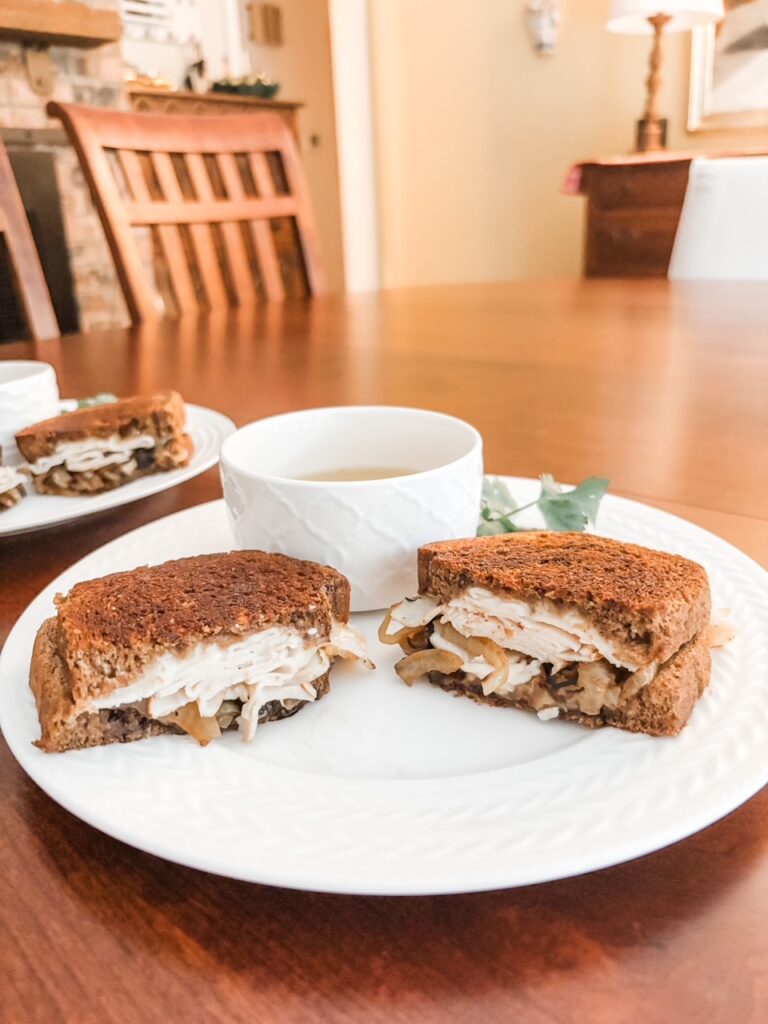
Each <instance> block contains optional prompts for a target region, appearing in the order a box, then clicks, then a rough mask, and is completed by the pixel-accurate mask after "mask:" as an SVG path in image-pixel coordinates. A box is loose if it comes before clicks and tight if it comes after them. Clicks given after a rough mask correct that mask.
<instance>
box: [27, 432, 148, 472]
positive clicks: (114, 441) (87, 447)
mask: <svg viewBox="0 0 768 1024" xmlns="http://www.w3.org/2000/svg"><path fill="white" fill-rule="evenodd" d="M156 442H157V438H156V437H152V435H151V434H134V435H133V437H120V435H119V434H113V435H112V436H111V437H86V438H85V439H84V440H82V441H61V442H60V443H59V444H57V445H56V447H55V448H54V449H53V451H52V452H51V453H50V455H41V456H40V457H39V458H37V459H35V461H34V462H33V463H31V465H30V467H29V468H30V469H31V470H32V472H33V473H34V474H35V476H39V475H40V474H41V473H48V472H49V471H50V470H51V469H53V468H54V467H55V466H64V467H65V468H66V469H68V470H69V471H70V472H72V473H83V472H85V471H86V470H88V469H103V468H104V466H122V465H125V463H126V462H129V461H130V459H131V458H132V457H133V455H134V453H135V452H137V451H139V450H140V449H149V448H154V447H155V444H156Z"/></svg>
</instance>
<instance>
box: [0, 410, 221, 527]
mask: <svg viewBox="0 0 768 1024" xmlns="http://www.w3.org/2000/svg"><path fill="white" fill-rule="evenodd" d="M186 406H187V432H188V433H189V434H191V435H192V440H193V441H194V442H195V453H194V455H193V456H192V458H191V460H190V463H189V465H188V466H185V467H184V468H183V469H174V470H171V471H170V472H169V473H156V474H154V476H144V477H140V478H139V479H138V480H134V481H132V483H129V484H125V485H124V486H123V487H118V488H116V489H115V490H114V491H105V492H104V494H93V495H86V496H84V497H82V498H61V497H57V496H56V495H53V494H37V493H36V492H35V491H34V490H32V487H31V485H29V484H28V485H26V491H27V493H26V496H25V497H24V498H22V500H21V501H20V502H19V503H18V505H14V507H13V508H10V509H7V510H5V511H3V512H0V537H4V536H6V535H8V534H14V533H27V532H28V531H30V530H42V529H45V528H46V527H48V526H56V525H57V524H59V523H66V522H69V520H70V519H80V518H81V516H90V515H93V513H94V512H103V511H104V510H105V509H108V508H116V507H117V506H118V505H128V504H129V503H130V502H132V501H138V500H139V498H147V497H149V495H150V494H157V493H158V492H159V491H165V490H167V489H168V488H169V487H176V486H177V485H178V484H181V483H184V481H185V480H190V479H191V478H192V477H193V476H198V474H200V473H204V472H205V470H206V469H210V468H211V466H215V465H216V463H217V462H218V461H219V449H220V448H221V446H222V444H223V443H224V441H225V439H226V438H228V437H229V435H230V434H232V433H234V430H235V425H234V423H233V422H232V420H231V419H229V418H228V417H227V416H224V415H222V413H220V412H215V411H214V410H213V409H206V408H205V406H202V405H190V404H189V403H187V404H186ZM13 461H15V462H18V461H19V460H18V459H16V460H13ZM9 464H11V462H10V461H9Z"/></svg>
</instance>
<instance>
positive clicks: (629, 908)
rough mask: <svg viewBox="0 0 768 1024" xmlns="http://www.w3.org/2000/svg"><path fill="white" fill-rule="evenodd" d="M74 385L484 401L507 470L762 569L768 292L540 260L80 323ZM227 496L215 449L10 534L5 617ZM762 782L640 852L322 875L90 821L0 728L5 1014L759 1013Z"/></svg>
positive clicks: (766, 525) (479, 422)
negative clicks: (454, 887) (499, 881)
mask: <svg viewBox="0 0 768 1024" xmlns="http://www.w3.org/2000/svg"><path fill="white" fill-rule="evenodd" d="M6 357H7V358H20V357H25V358H29V357H34V358H40V359H46V360H48V361H50V362H52V363H53V364H54V365H55V367H56V370H57V373H58V374H59V379H60V384H61V390H62V394H63V395H65V396H74V395H84V394H90V393H94V392H96V391H103V390H112V391H115V392H118V393H121V394H128V393H131V392H138V391H148V390H151V389H153V388H156V387H161V386H170V385H172V386H174V387H177V388H179V389H180V390H181V391H182V393H183V394H184V396H185V398H187V399H188V400H189V401H191V402H197V403H200V404H204V405H209V406H212V407H214V408H218V409H221V410H222V411H223V412H226V413H227V414H228V415H230V416H232V417H233V418H234V419H235V420H236V422H238V423H239V424H242V423H245V422H248V421H249V420H251V419H254V418H256V417H259V416H264V415H268V414H270V413H274V412H278V411H284V410H288V409H292V408H300V407H307V406H312V405H323V404H336V403H365V402H382V403H396V404H412V405H421V406H425V407H428V408H435V409H442V410H445V411H448V412H451V413H455V414H457V415H459V416H462V417H464V418H466V419H468V420H470V421H471V422H473V423H474V424H475V425H476V426H477V427H478V428H479V429H480V430H481V431H482V433H483V435H484V437H485V441H486V466H487V468H488V470H489V471H491V472H498V473H511V474H520V475H536V474H538V473H541V472H543V471H550V472H552V473H554V474H555V475H556V476H557V477H558V478H559V479H561V480H569V481H576V480H578V479H580V478H581V477H583V476H586V475H588V474H591V473H595V474H604V475H606V476H609V477H610V478H611V480H612V488H611V489H612V491H613V492H614V493H621V494H627V495H631V496H633V497H635V498H638V499H640V500H646V501H649V502H650V503H652V504H654V505H658V506H660V507H663V508H667V509H669V510H670V511H673V512H675V513H676V514H678V515H682V516H685V517H686V518H689V519H691V520H693V521H695V522H698V523H700V524H701V525H702V526H705V527H707V528H708V529H713V530H714V531H715V532H717V533H719V534H721V535H722V536H724V537H727V539H729V540H730V541H732V542H734V543H735V544H737V545H739V546H741V547H743V548H744V550H746V551H747V552H748V553H750V554H751V555H752V556H753V557H755V558H757V559H758V560H760V561H762V562H763V564H768V402H766V394H768V286H765V285H722V286H713V285H684V286H681V285H676V286H670V285H668V284H667V283H666V282H661V281H644V282H628V281H624V282H619V281H586V282H578V283H577V282H538V283H534V282H525V283H519V284H514V285H498V286H496V285H494V286H462V287H456V288H451V289H447V288H445V289H419V290H413V291H397V292H391V293H384V294H382V295H364V296H357V297H352V298H347V299H333V298H322V299H315V300H311V301H304V302H288V303H286V304H284V305H282V306H278V305H275V306H271V307H266V306H265V307H262V308H259V309H253V310H251V311H248V312H242V311H241V312H237V311H232V312H229V313H225V314H221V315H217V316H212V315H211V316H209V317H207V318H205V317H203V318H199V319H191V320H181V321H176V322H161V323H156V324H152V325H147V326H144V327H137V328H131V329H128V330H125V331H113V332H109V333H102V334H91V335H87V336H79V337H73V338H69V339H66V340H63V341H53V342H45V343H37V344H33V343H26V344H14V345H6V346H3V347H2V348H0V358H6ZM220 493H221V491H220V486H219V482H218V476H217V473H216V472H215V471H210V472H208V473H206V474H204V475H202V476H201V477H199V478H197V479H196V480H194V481H190V482H188V483H186V484H184V485H182V486H180V487H178V488H175V489H174V490H172V491H169V492H166V493H164V494H160V495H156V496H154V497H151V498H146V499H144V500H143V501H140V502H138V503H135V504H132V505H130V506H127V507H125V508H123V509H117V510H112V511H109V512H105V513H101V514H99V515H97V516H94V517H92V518H90V519H88V520H86V521H83V520H81V521H79V522H78V523H73V524H71V525H69V526H63V527H60V528H56V529H52V530H48V531H45V532H40V533H35V534H31V535H28V536H26V537H19V538H9V539H5V540H4V541H0V581H1V584H2V585H1V586H0V637H2V638H4V637H5V635H6V634H7V632H8V630H9V629H10V627H11V626H12V624H13V622H14V620H15V618H16V617H17V616H18V615H19V614H20V613H21V612H22V610H23V609H24V607H25V606H26V605H27V603H28V602H29V601H30V600H31V599H32V598H33V597H34V596H35V595H36V594H37V593H38V591H39V590H40V589H41V588H42V587H43V586H44V585H45V584H46V583H48V582H49V581H50V580H51V579H52V578H53V577H54V576H55V575H57V574H58V573H59V572H61V571H62V570H63V569H64V568H65V567H66V566H68V565H69V564H71V563H72V562H73V561H75V560H76V559H78V558H80V557H81V556H82V555H84V554H86V553H87V552H89V551H91V550H93V548H95V547H96V546H98V545H99V544H102V543H104V542H106V541H108V540H110V539H112V538H114V537H116V536H119V535H120V534H122V533H124V532H126V531H127V530H129V529H132V528H133V527H135V526H138V525H140V524H142V523H145V522H149V521H151V520H153V519H156V518H158V517H159V516H162V515H166V514H168V513H170V512H174V511H177V510H178V509H181V508H184V507H186V506H188V505H193V504H196V503H198V502H201V501H205V500H208V499H210V498H213V497H216V496H218V495H219V494H220ZM767 855H768V799H767V798H766V793H765V791H763V792H762V793H760V794H758V795H757V796H756V797H754V798H753V799H752V800H750V801H749V802H748V803H747V804H746V805H744V806H743V807H741V808H740V809H739V810H737V811H735V812H734V813H732V814H731V815H729V816H728V817H727V818H725V819H724V820H723V821H721V822H719V823H718V824H716V825H713V826H712V827H710V828H708V829H706V830H705V831H703V832H701V833H699V834H698V835H696V836H693V837H691V838H689V839H687V840H685V841H683V842H681V843H678V844H676V845H675V846H672V847H670V848H668V849H666V850H663V851H660V852H658V853H656V854H653V855H651V856H648V857H644V858H642V859H641V860H638V861H635V862H632V863H629V864H625V865H621V866H619V867H615V868H611V869H608V870H604V871H600V872H596V873H593V874H590V875H586V876H583V877H581V878H575V879H569V880H565V881H561V882H555V883H550V884H547V885H540V886H535V887H529V888H524V889H517V890H509V891H503V892H495V893H485V894H479V895H466V896H450V897H426V898H419V899H415V898H362V897H339V896H325V895H317V894H311V893H300V892H290V891H283V890H277V889H271V888H267V887H261V886H252V885H247V884H244V883H239V882H233V881H229V880H226V879H221V878H217V877H215V876H212V875H206V874H203V873H201V872H197V871H193V870H189V869H185V868H180V867H177V866H175V865H173V864H169V863H165V862H163V861H161V860H158V859H157V858H155V857H152V856H149V855H146V854H142V853H139V852H137V851H134V850H132V849H131V848H129V847H127V846H125V845H123V844H121V843H119V842H117V841H115V840H113V839H110V838H108V837H107V836H104V835H101V834H100V833H98V832H96V831H95V830H93V829H91V828H90V827H88V826H86V825H84V824H82V823H81V822H79V821H78V820H77V819H76V818H74V817H72V816H71V815H69V814H68V813H66V812H65V811H63V810H62V809H60V808H59V807H58V806H57V805H56V804H54V803H53V802H52V801H51V800H50V799H48V797H46V796H45V795H44V794H43V793H41V792H40V791H39V790H38V789H37V787H36V786H34V785H33V784H32V783H31V782H30V781H28V780H27V778H26V777H25V776H24V775H23V774H22V772H21V771H20V769H18V768H17V766H16V764H15V762H14V761H13V759H12V757H11V755H10V754H9V752H8V750H7V748H6V747H5V745H4V744H0V879H2V883H0V884H1V885H2V889H0V893H2V903H1V905H2V912H1V913H0V951H1V952H2V954H3V956H2V968H0V1019H1V1020H2V1021H3V1022H6V1021H7V1022H9V1024H31V1022H40V1024H50V1022H59V1021H63V1022H70V1021H72V1022H77V1024H91V1022H93V1024H147V1022H151V1024H154V1022H170V1021H173V1022H175V1021H185V1022H197V1021H201V1022H207V1024H219V1022H221V1024H239V1022H252V1021H259V1022H267V1024H273V1022H275V1024H276V1022H281V1024H282V1022H285V1024H294V1022H295V1024H299V1022H302V1024H315V1022H318V1024H319V1022H329V1024H336V1022H338V1024H351V1022H363V1024H378V1022H392V1024H401V1022H425V1024H431V1022H435V1024H437V1022H439V1024H453V1022H457V1024H458V1022H461V1024H464V1022H467V1024H469V1022H472V1024H474V1022H482V1024H502V1022H503V1024H509V1022H513V1021H514V1022H516V1024H517V1022H519V1024H577V1022H578V1024H585V1022H589V1024H635V1022H638V1021H642V1022H644V1024H673V1022H674V1024H679V1022H684V1024H732V1022H738V1024H764V1022H765V1021H766V1020H768V931H767V930H766V925H765V922H766V920H768V856H767Z"/></svg>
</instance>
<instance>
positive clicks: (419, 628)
mask: <svg viewBox="0 0 768 1024" xmlns="http://www.w3.org/2000/svg"><path fill="white" fill-rule="evenodd" d="M379 636H380V638H381V640H382V641H383V642H384V643H390V644H400V646H401V647H402V648H403V650H404V651H405V652H406V657H405V658H403V659H402V660H401V661H400V662H398V664H397V672H398V674H399V675H400V677H401V678H402V679H403V680H404V681H405V682H407V683H409V684H410V683H413V682H416V681H418V680H419V679H424V678H427V679H428V678H429V677H430V673H437V674H438V675H440V676H452V677H453V678H454V680H455V681H456V683H457V684H458V685H459V686H465V687H466V688H467V689H469V690H470V692H472V691H474V692H475V693H477V695H478V696H479V695H480V694H482V695H483V696H485V697H488V696H490V695H495V696H496V697H498V698H501V699H503V700H505V701H509V702H513V703H519V704H522V705H525V706H529V707H533V708H534V709H535V710H536V711H538V712H539V713H540V716H541V717H543V718H552V717H556V716H557V714H558V713H559V710H560V709H564V710H571V711H578V712H579V713H581V714H585V715H599V714H600V712H601V710H602V709H603V708H604V707H614V708H615V707H618V706H619V705H620V704H621V703H623V702H625V701H626V700H629V698H630V697H631V696H634V694H636V693H637V692H638V691H639V690H640V689H641V688H642V687H643V686H646V685H647V684H648V683H649V682H651V680H652V679H653V678H654V677H655V675H656V672H657V670H658V666H657V665H656V664H651V665H646V666H643V667H641V666H640V665H639V664H637V662H634V661H632V660H630V659H628V657H627V655H626V652H620V651H619V650H618V649H617V645H616V643H615V642H614V641H612V640H611V638H609V637H607V636H605V635H604V634H602V633H601V632H600V630H599V629H597V628H596V627H595V625H594V624H593V623H591V622H589V620H588V619H587V618H586V617H585V616H584V615H583V614H582V613H581V612H580V611H579V610H578V609H577V608H574V607H570V606H563V605H559V604H558V603H556V602H554V601H550V600H548V599H542V600H539V601H536V602H530V603H529V602H525V601H520V600H518V599H516V598H512V597H509V596H507V595H504V594H498V593H493V592H492V591H489V590H486V589H484V588H483V587H469V588H468V589H467V590H465V591H464V592H463V593H460V594H458V595H456V596H455V597H452V598H451V599H450V600H449V601H447V602H444V603H441V602H439V601H437V600H436V599H435V598H432V597H429V596H421V597H417V598H412V599H406V600H405V601H401V602H400V604H397V605H395V606H394V607H393V608H391V609H390V611H389V614H388V616H387V618H386V619H385V621H384V623H383V624H382V627H381V630H380V633H379Z"/></svg>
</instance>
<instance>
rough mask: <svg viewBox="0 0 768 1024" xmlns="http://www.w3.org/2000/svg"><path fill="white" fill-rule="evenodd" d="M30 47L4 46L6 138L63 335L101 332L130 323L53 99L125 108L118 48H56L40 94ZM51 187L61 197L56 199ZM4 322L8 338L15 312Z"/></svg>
mask: <svg viewBox="0 0 768 1024" xmlns="http://www.w3.org/2000/svg"><path fill="white" fill-rule="evenodd" d="M90 6H92V7H94V8H100V9H105V8H110V7H111V8H112V9H115V10H116V9H117V6H118V0H90ZM24 45H25V44H24V43H23V42H15V41H5V40H2V41H0V133H1V134H2V137H3V141H4V142H5V145H6V147H7V149H8V152H9V155H10V158H11V162H12V165H13V166H14V170H15V172H16V176H17V180H18V182H19V186H20V190H21V192H22V199H23V200H24V205H25V207H26V208H27V212H28V216H29V219H30V223H31V226H32V230H33V234H34V235H35V241H36V243H37V245H38V249H39V251H40V253H41V258H42V261H43V265H44V270H45V272H46V277H47V279H48V281H49V287H50V288H51V291H52V294H53V298H54V304H55V306H56V312H57V315H58V316H59V319H60V322H61V326H62V329H63V330H64V331H67V330H77V329H80V330H95V329H98V328H101V327H111V326H116V325H123V324H127V323H128V316H127V312H126V309H125V304H124V302H123V298H122V295H121V293H120V290H119V287H118V284H117V280H116V277H115V272H114V268H113V264H112V257H111V255H110V252H109V247H108V246H107V242H106V239H105V238H104V232H103V230H102V228H101V223H100V221H99V217H98V214H97V213H96V211H95V209H94V207H93V204H92V203H91V198H90V194H89V192H88V186H87V184H86V182H85V180H84V178H83V175H82V172H81V171H80V167H79V165H78V162H77V157H76V156H75V153H74V151H73V150H72V149H71V147H70V146H69V144H68V142H67V140H66V137H65V135H64V132H63V131H62V129H61V127H60V125H59V122H58V121H55V120H51V119H49V118H48V116H47V115H46V112H45V107H46V104H47V103H48V101H49V100H51V99H57V100H61V101H63V102H74V103H86V104H88V105H91V106H101V107H114V108H119V107H124V106H125V105H126V102H125V90H124V85H123V59H122V57H121V54H120V48H119V45H118V44H117V43H111V44H108V45H104V46H97V47H93V48H90V49H85V48H82V47H79V46H71V47H70V46H51V47H50V51H49V52H50V55H51V62H52V65H53V72H54V74H53V81H52V89H51V91H50V95H41V94H39V93H38V92H36V91H35V90H34V89H33V87H32V85H31V83H30V79H29V76H28V73H27V67H26V65H25V59H24V54H25V51H24ZM52 189H53V190H55V193H56V194H55V195H51V190H52ZM59 212H60V220H59V223H58V226H57V225H56V223H55V221H56V219H57V218H56V215H57V214H58V213H59ZM62 247H63V249H64V251H63V252H62V251H61V250H62ZM65 257H66V258H65ZM67 292H69V294H67ZM3 319H4V320H6V321H7V323H6V324H5V325H4V327H5V330H4V332H3V333H6V334H8V332H9V331H12V329H13V313H12V311H11V312H10V313H9V315H8V317H4V318H3ZM16 336H18V334H17V335H16Z"/></svg>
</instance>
